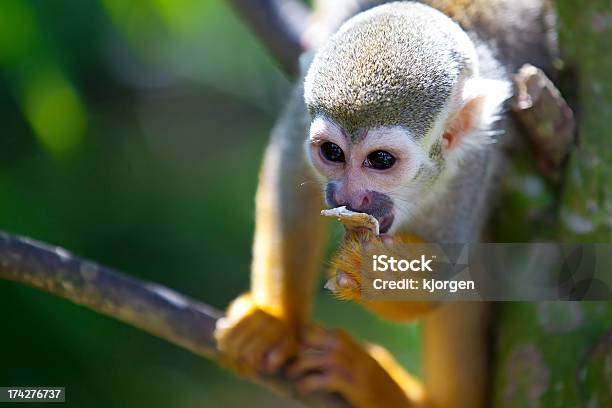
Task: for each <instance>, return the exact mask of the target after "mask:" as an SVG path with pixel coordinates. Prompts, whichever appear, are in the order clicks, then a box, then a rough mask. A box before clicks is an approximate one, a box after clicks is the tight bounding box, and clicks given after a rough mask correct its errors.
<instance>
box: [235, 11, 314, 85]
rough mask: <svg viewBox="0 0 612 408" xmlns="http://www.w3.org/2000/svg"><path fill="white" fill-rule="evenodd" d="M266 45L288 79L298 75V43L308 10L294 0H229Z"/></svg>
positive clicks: (300, 49) (301, 49) (299, 47)
mask: <svg viewBox="0 0 612 408" xmlns="http://www.w3.org/2000/svg"><path fill="white" fill-rule="evenodd" d="M230 2H231V3H232V4H233V6H234V8H235V9H236V11H237V12H238V14H240V15H241V16H242V18H243V19H244V20H245V21H246V22H247V23H248V24H249V26H250V27H251V29H252V30H253V31H254V32H255V33H256V34H257V35H258V37H259V38H260V40H261V41H262V42H263V44H264V45H265V46H266V48H267V49H268V50H269V51H270V52H271V53H272V55H273V57H274V58H275V59H276V61H277V62H278V63H279V64H280V66H281V67H282V68H283V70H284V71H285V72H286V73H287V74H288V75H289V76H290V77H292V78H295V77H297V75H298V74H299V57H300V55H301V54H302V52H303V51H304V47H303V45H302V42H301V38H302V35H303V33H304V31H305V30H306V27H307V24H308V19H309V15H310V11H309V9H308V7H307V6H306V5H305V4H304V3H302V2H300V1H298V0H230Z"/></svg>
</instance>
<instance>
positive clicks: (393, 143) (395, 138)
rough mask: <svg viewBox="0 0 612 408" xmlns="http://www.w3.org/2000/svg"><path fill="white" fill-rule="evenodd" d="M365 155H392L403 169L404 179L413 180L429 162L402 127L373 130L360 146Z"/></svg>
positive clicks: (384, 127) (420, 148) (421, 149)
mask: <svg viewBox="0 0 612 408" xmlns="http://www.w3.org/2000/svg"><path fill="white" fill-rule="evenodd" d="M359 150H360V151H361V152H363V154H364V155H367V154H368V153H371V152H373V151H376V150H385V151H388V152H389V153H391V154H392V155H393V156H395V158H396V159H397V161H398V165H400V166H401V167H402V172H403V176H402V178H411V177H413V176H414V174H416V172H417V171H418V170H419V168H420V167H421V165H422V164H423V163H424V162H425V161H427V160H428V157H427V154H426V153H425V151H424V150H423V148H422V147H421V146H420V145H419V144H418V143H417V142H416V141H415V140H414V137H413V136H412V135H411V134H410V132H409V131H408V130H407V129H405V128H403V127H401V126H381V127H377V128H372V129H370V130H369V131H368V135H367V137H366V138H365V140H364V141H363V143H361V144H360V145H359Z"/></svg>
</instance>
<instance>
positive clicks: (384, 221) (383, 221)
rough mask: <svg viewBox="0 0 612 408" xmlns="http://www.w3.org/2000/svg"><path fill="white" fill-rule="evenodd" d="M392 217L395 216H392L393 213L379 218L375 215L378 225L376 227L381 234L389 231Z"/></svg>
mask: <svg viewBox="0 0 612 408" xmlns="http://www.w3.org/2000/svg"><path fill="white" fill-rule="evenodd" d="M394 218H395V217H394V216H393V214H388V215H383V216H382V217H380V218H379V217H376V219H377V220H378V225H379V227H378V228H379V231H380V233H381V234H384V233H387V232H389V229H390V228H391V225H393V220H394Z"/></svg>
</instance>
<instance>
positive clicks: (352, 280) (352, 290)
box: [325, 234, 437, 322]
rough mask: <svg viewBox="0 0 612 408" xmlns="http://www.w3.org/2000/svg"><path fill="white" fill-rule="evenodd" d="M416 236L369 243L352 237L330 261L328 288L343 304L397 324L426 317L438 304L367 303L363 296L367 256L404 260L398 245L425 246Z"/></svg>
mask: <svg viewBox="0 0 612 408" xmlns="http://www.w3.org/2000/svg"><path fill="white" fill-rule="evenodd" d="M422 242H423V241H422V240H420V239H419V238H417V237H416V236H414V235H393V236H391V235H386V234H384V235H379V236H377V237H375V238H372V239H371V240H369V241H365V242H364V241H363V240H362V239H361V238H360V237H354V236H349V237H348V238H347V239H346V240H345V241H344V243H343V244H342V245H341V247H340V249H339V250H338V251H337V253H336V254H335V255H334V256H333V257H332V259H331V260H330V268H329V273H328V277H329V279H328V281H327V284H326V285H325V287H326V288H327V289H329V290H331V291H332V292H333V294H334V296H336V297H337V298H339V299H341V300H351V301H354V302H357V303H360V304H362V305H363V306H365V307H366V308H368V309H369V310H371V311H372V312H374V313H376V314H378V315H380V316H381V317H383V318H385V319H388V320H393V321H396V322H409V321H414V320H416V319H419V318H421V317H423V315H424V314H426V313H427V312H429V311H430V310H431V309H433V308H434V307H436V306H437V304H436V303H435V302H425V301H391V300H364V299H362V296H361V287H362V276H361V274H362V263H363V259H364V254H365V253H366V251H367V253H374V254H378V255H383V254H385V255H388V256H391V255H393V256H395V257H396V258H402V256H401V253H398V251H397V248H398V247H399V246H397V245H396V244H409V243H422Z"/></svg>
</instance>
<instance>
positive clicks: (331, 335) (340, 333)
mask: <svg viewBox="0 0 612 408" xmlns="http://www.w3.org/2000/svg"><path fill="white" fill-rule="evenodd" d="M303 342H304V345H305V346H306V347H312V348H314V349H322V350H340V349H343V350H344V349H347V348H351V349H352V348H354V347H352V346H353V344H354V341H353V340H352V338H351V336H350V335H349V334H348V333H347V332H346V331H344V330H341V329H333V330H326V329H323V328H321V327H318V326H311V327H309V328H308V329H307V330H306V332H305V333H304V337H303Z"/></svg>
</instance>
